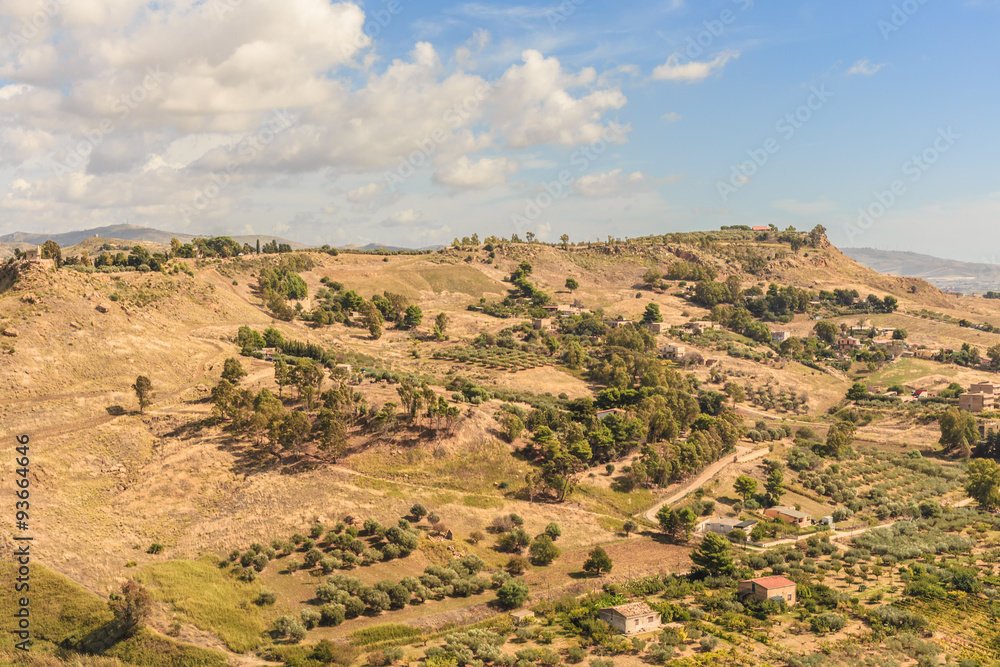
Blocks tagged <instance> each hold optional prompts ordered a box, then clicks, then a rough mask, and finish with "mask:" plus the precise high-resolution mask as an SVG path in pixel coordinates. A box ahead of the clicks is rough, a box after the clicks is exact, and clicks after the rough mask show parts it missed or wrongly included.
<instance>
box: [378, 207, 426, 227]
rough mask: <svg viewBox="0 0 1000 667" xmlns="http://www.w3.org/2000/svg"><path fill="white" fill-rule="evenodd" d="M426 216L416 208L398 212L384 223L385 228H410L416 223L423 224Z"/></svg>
mask: <svg viewBox="0 0 1000 667" xmlns="http://www.w3.org/2000/svg"><path fill="white" fill-rule="evenodd" d="M423 218H424V214H423V212H421V211H418V210H417V209H415V208H407V209H403V210H402V211H396V212H395V213H393V214H392V215H390V216H389V217H388V218H386V219H385V220H383V221H382V226H383V227H409V226H411V225H413V224H414V223H418V222H423Z"/></svg>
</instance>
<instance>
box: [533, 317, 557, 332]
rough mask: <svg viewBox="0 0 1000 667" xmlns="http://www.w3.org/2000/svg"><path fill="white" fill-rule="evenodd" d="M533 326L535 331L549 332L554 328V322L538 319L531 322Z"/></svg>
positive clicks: (544, 318) (547, 319)
mask: <svg viewBox="0 0 1000 667" xmlns="http://www.w3.org/2000/svg"><path fill="white" fill-rule="evenodd" d="M531 326H532V327H533V328H534V329H535V331H548V330H549V329H551V328H552V320H550V319H549V318H547V317H536V318H534V319H533V320H531Z"/></svg>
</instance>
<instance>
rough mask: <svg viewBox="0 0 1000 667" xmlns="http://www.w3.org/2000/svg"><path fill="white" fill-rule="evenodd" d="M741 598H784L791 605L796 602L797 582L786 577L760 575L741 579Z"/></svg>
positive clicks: (738, 593)
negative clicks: (755, 577)
mask: <svg viewBox="0 0 1000 667" xmlns="http://www.w3.org/2000/svg"><path fill="white" fill-rule="evenodd" d="M737 597H738V598H739V599H740V600H746V599H747V598H753V599H755V600H760V601H761V602H763V601H764V600H784V601H785V603H786V604H787V605H788V606H789V607H791V606H793V605H794V604H795V601H796V597H795V582H794V581H792V580H791V579H788V578H786V577H760V578H758V579H747V580H745V581H741V582H740V584H739V589H738V592H737Z"/></svg>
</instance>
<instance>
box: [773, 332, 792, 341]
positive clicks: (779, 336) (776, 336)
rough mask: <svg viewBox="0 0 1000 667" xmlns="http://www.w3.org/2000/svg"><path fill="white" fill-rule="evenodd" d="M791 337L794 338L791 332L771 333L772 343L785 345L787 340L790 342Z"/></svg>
mask: <svg viewBox="0 0 1000 667" xmlns="http://www.w3.org/2000/svg"><path fill="white" fill-rule="evenodd" d="M791 337H792V334H791V333H790V332H788V331H772V332H771V342H772V343H783V342H785V341H786V340H788V339H789V338H791Z"/></svg>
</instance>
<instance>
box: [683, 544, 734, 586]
mask: <svg viewBox="0 0 1000 667" xmlns="http://www.w3.org/2000/svg"><path fill="white" fill-rule="evenodd" d="M691 560H692V561H693V562H694V564H695V565H697V566H698V567H700V568H701V569H702V570H703V571H704V572H707V573H708V574H709V575H711V576H713V577H717V576H719V575H722V574H725V575H732V574H735V573H736V565H735V563H734V562H733V556H732V553H731V552H730V543H729V540H727V539H726V538H724V537H723V536H722V535H719V534H718V533H706V534H705V539H703V540H702V541H701V544H699V545H698V548H696V549H695V550H694V551H692V552H691Z"/></svg>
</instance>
